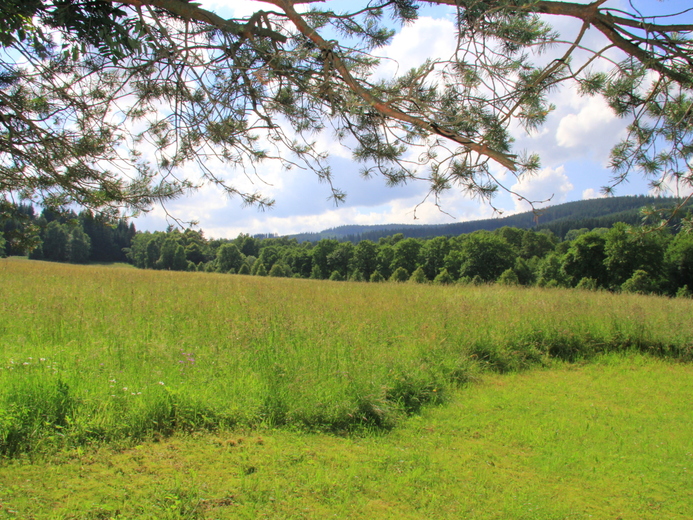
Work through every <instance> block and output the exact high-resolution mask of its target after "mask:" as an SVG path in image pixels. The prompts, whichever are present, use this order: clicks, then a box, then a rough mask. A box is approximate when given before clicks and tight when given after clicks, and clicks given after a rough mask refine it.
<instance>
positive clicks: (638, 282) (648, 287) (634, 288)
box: [621, 269, 657, 294]
mask: <svg viewBox="0 0 693 520" xmlns="http://www.w3.org/2000/svg"><path fill="white" fill-rule="evenodd" d="M621 290H622V291H623V292H628V293H636V294H652V293H654V292H657V284H656V283H655V282H654V281H653V280H652V278H651V277H650V274H649V273H648V272H647V271H643V270H642V269H638V270H636V271H635V272H634V273H633V276H631V277H630V278H629V279H628V280H626V281H625V282H623V285H621Z"/></svg>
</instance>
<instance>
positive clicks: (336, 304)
mask: <svg viewBox="0 0 693 520" xmlns="http://www.w3.org/2000/svg"><path fill="white" fill-rule="evenodd" d="M0 282H1V286H2V296H3V297H2V299H1V300H0V362H2V364H1V365H0V452H1V453H3V454H5V455H14V454H17V453H21V452H28V451H36V450H39V451H41V450H46V449H52V448H53V447H55V446H62V447H69V446H80V445H85V444H92V443H101V442H117V441H119V440H122V439H128V440H130V441H132V440H135V441H136V440H138V439H143V438H145V437H148V436H152V435H156V434H170V433H173V432H175V431H195V430H201V429H215V428H219V427H231V426H236V427H256V426H259V425H262V426H264V427H276V426H282V427H287V428H300V429H302V430H304V431H305V430H314V431H315V430H317V431H339V432H343V431H351V430H354V429H362V428H366V429H388V428H391V427H392V426H394V425H395V424H397V423H398V421H400V420H402V418H404V417H406V416H408V415H409V414H410V413H412V412H415V411H417V410H418V409H419V408H420V407H421V405H423V404H425V403H429V402H443V401H444V400H445V399H447V396H448V395H449V394H450V392H451V391H452V390H453V389H454V388H456V387H457V386H459V385H460V384H463V383H465V382H466V381H468V380H470V379H472V378H474V377H476V375H477V374H479V373H480V372H483V371H485V370H493V371H498V372H510V371H516V370H519V369H523V368H526V367H529V366H534V365H542V364H546V363H548V362H549V360H550V359H551V358H559V359H565V360H577V359H582V358H589V357H592V356H594V355H595V354H597V353H602V352H611V351H623V350H638V351H641V352H647V353H650V354H653V355H658V356H666V357H670V358H674V359H682V360H688V359H690V357H691V353H692V350H693V327H692V326H691V320H690V316H691V311H693V302H691V301H689V300H670V299H666V298H656V297H642V296H634V295H614V294H609V293H592V292H583V291H574V290H573V291H569V290H556V289H555V290H541V289H531V290H530V289H511V288H500V287H431V286H417V285H409V284H341V283H335V282H324V281H312V280H293V279H288V280H287V279H267V278H259V277H244V276H232V275H216V274H202V273H199V274H198V273H168V272H153V271H136V270H128V269H111V268H108V267H104V266H74V265H66V264H51V263H43V262H36V261H26V260H17V259H7V260H1V261H0Z"/></svg>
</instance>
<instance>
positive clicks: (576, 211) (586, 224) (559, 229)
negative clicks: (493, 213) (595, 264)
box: [288, 195, 676, 243]
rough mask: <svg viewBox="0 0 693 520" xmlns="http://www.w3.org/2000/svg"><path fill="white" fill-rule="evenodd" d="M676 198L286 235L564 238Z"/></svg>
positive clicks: (634, 219) (612, 200)
mask: <svg viewBox="0 0 693 520" xmlns="http://www.w3.org/2000/svg"><path fill="white" fill-rule="evenodd" d="M675 203H676V199H673V198H670V197H649V196H645V195H637V196H624V197H609V198H601V199H590V200H580V201H576V202H566V203H565V204H558V205H556V206H549V207H547V208H543V209H541V210H538V211H537V212H536V213H534V212H532V211H527V212H525V213H518V214H516V215H511V216H509V217H499V218H493V219H484V220H472V221H468V222H455V223H451V224H383V225H375V226H360V225H348V226H339V227H335V228H330V229H325V230H324V231H320V232H319V233H299V234H296V235H289V236H288V238H295V239H297V240H298V241H299V242H305V241H311V242H317V241H318V240H321V239H323V238H334V239H337V240H339V241H343V242H347V241H351V242H354V243H357V242H359V241H361V240H373V241H374V242H377V241H378V239H380V238H381V237H386V236H391V235H395V234H397V233H402V234H403V235H404V236H405V237H407V238H409V237H411V238H433V237H437V236H456V235H462V234H464V233H471V232H473V231H478V230H480V229H485V230H488V231H493V230H494V229H498V228H501V227H503V226H509V227H516V228H534V229H537V230H540V229H548V230H550V231H552V232H553V233H555V234H556V235H557V236H559V237H561V238H563V237H564V236H565V234H566V233H567V232H568V231H570V230H571V229H581V228H588V229H594V228H597V227H609V226H611V225H613V224H614V223H615V222H626V223H629V224H638V223H640V222H641V216H640V209H641V208H643V207H644V206H649V205H655V206H657V207H667V206H673V205H674V204H675Z"/></svg>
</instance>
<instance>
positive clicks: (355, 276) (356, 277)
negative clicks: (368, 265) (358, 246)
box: [349, 269, 366, 282]
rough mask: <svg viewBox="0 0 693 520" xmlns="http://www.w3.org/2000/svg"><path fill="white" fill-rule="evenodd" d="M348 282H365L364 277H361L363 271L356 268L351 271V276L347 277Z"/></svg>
mask: <svg viewBox="0 0 693 520" xmlns="http://www.w3.org/2000/svg"><path fill="white" fill-rule="evenodd" d="M349 281H350V282H365V281H366V279H365V278H364V277H363V273H362V272H361V271H359V270H358V269H356V271H354V272H353V273H351V276H350V277H349Z"/></svg>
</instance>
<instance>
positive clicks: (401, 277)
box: [390, 267, 409, 283]
mask: <svg viewBox="0 0 693 520" xmlns="http://www.w3.org/2000/svg"><path fill="white" fill-rule="evenodd" d="M407 280H409V273H408V272H407V270H406V269H405V268H404V267H398V268H397V269H395V272H394V273H392V276H390V281H391V282H400V283H401V282H406V281H407Z"/></svg>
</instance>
